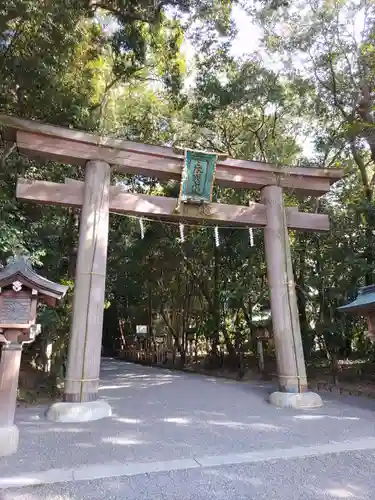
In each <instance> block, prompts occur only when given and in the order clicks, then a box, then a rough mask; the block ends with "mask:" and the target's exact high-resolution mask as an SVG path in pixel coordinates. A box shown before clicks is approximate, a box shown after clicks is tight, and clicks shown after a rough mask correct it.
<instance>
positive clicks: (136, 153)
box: [0, 114, 344, 196]
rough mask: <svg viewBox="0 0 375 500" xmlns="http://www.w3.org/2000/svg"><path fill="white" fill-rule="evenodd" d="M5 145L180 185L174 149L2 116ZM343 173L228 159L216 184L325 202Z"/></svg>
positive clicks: (221, 163)
mask: <svg viewBox="0 0 375 500" xmlns="http://www.w3.org/2000/svg"><path fill="white" fill-rule="evenodd" d="M0 126H2V127H3V128H4V132H3V136H4V138H5V140H6V141H9V142H12V143H16V144H17V147H18V149H19V150H20V151H21V152H24V153H27V155H29V156H30V155H35V156H40V157H43V158H46V159H50V160H56V161H61V162H64V163H68V164H72V165H85V163H86V162H87V161H88V160H91V159H93V158H95V159H97V160H103V161H105V162H107V163H109V164H110V165H112V166H113V167H115V169H116V170H117V171H119V172H123V173H130V174H132V173H137V174H141V175H145V176H149V177H156V178H160V179H180V178H181V172H182V165H183V157H182V156H181V155H179V154H176V153H175V152H174V151H173V149H172V148H171V147H162V146H152V145H148V144H140V143H137V142H132V141H123V140H119V139H113V138H108V137H102V136H98V135H94V134H90V133H87V132H83V131H80V130H74V129H70V128H64V127H59V126H54V125H48V124H44V123H40V122H37V121H34V120H25V119H21V118H17V117H13V116H8V115H4V114H0ZM343 175H344V173H343V171H342V170H338V169H323V168H306V167H303V168H302V167H280V166H277V165H273V164H270V163H263V162H257V161H248V160H236V159H233V158H228V159H227V160H225V161H220V160H219V161H218V163H217V168H216V179H215V182H216V183H217V184H219V185H221V186H226V187H233V188H247V189H262V188H263V187H264V186H270V185H278V186H281V187H283V188H286V189H289V190H292V191H293V193H295V194H296V195H299V196H321V195H323V194H325V193H327V192H328V191H329V189H330V186H331V185H332V184H333V183H335V182H336V181H338V180H339V179H341V178H342V177H343Z"/></svg>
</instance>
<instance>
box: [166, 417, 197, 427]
mask: <svg viewBox="0 0 375 500" xmlns="http://www.w3.org/2000/svg"><path fill="white" fill-rule="evenodd" d="M163 422H167V423H169V424H182V425H186V424H191V418H184V417H169V418H163Z"/></svg>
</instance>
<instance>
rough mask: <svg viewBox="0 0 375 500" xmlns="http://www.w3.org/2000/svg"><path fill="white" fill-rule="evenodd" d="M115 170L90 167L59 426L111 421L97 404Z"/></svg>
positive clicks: (99, 164) (55, 411) (52, 416)
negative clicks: (111, 172)
mask: <svg viewBox="0 0 375 500" xmlns="http://www.w3.org/2000/svg"><path fill="white" fill-rule="evenodd" d="M109 186H110V166H109V165H108V163H105V162H103V161H89V162H88V163H87V164H86V172H85V186H84V202H83V206H82V211H81V221H80V230H79V245H78V255H77V267H76V279H75V289H74V302H73V321H72V329H71V336H70V343H69V355H68V366H67V374H66V379H65V387H64V402H62V403H55V404H54V405H52V406H51V408H50V409H49V410H48V412H47V418H48V419H49V420H53V421H55V422H87V421H90V420H98V419H101V418H104V417H109V416H111V407H110V406H109V404H108V403H107V402H106V401H104V400H100V399H98V389H99V371H100V355H101V345H102V332H103V312H104V299H105V279H106V266H107V248H108V229H109Z"/></svg>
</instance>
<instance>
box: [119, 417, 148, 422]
mask: <svg viewBox="0 0 375 500" xmlns="http://www.w3.org/2000/svg"><path fill="white" fill-rule="evenodd" d="M114 420H116V422H121V423H122V424H142V422H143V420H140V419H139V418H124V417H117V418H115V419H114Z"/></svg>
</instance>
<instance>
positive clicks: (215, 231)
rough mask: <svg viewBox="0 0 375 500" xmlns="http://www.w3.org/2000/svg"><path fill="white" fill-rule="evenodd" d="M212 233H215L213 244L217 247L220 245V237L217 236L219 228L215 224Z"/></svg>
mask: <svg viewBox="0 0 375 500" xmlns="http://www.w3.org/2000/svg"><path fill="white" fill-rule="evenodd" d="M214 234H215V245H216V246H217V247H218V246H219V245H220V238H219V228H218V227H217V226H215V230H214Z"/></svg>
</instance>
